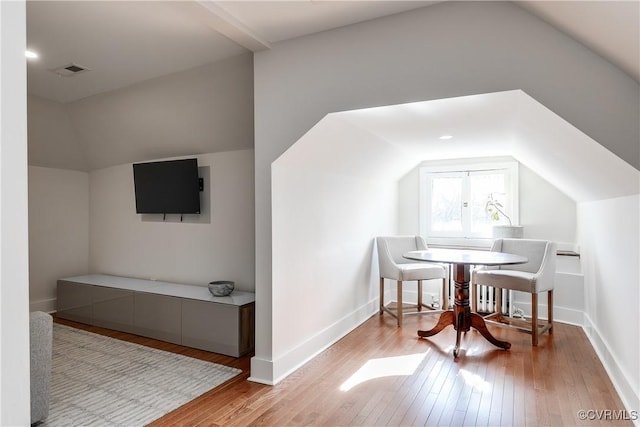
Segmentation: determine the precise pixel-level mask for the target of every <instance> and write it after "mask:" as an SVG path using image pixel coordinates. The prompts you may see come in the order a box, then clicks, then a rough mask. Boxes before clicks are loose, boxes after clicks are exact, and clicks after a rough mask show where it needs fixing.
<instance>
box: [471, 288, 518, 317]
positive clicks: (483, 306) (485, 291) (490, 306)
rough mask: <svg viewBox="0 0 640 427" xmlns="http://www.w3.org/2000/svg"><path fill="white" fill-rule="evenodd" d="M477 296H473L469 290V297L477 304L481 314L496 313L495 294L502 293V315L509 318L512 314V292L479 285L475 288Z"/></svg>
mask: <svg viewBox="0 0 640 427" xmlns="http://www.w3.org/2000/svg"><path fill="white" fill-rule="evenodd" d="M477 289H478V294H477V295H474V294H473V289H471V297H472V298H476V302H477V303H478V311H479V312H482V313H495V312H496V297H497V295H496V293H497V292H502V295H501V296H502V313H501V314H505V315H509V316H511V315H512V314H513V305H512V304H511V301H512V291H511V290H509V289H500V290H498V289H496V288H494V287H492V286H486V285H481V286H478V287H477Z"/></svg>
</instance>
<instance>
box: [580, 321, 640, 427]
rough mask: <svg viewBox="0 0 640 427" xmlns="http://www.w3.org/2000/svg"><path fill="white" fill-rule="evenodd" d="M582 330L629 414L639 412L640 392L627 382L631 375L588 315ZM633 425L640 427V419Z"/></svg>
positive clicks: (634, 421)
mask: <svg viewBox="0 0 640 427" xmlns="http://www.w3.org/2000/svg"><path fill="white" fill-rule="evenodd" d="M582 329H583V330H584V332H585V334H586V335H587V338H589V341H590V342H591V346H592V347H593V348H594V350H595V351H596V354H597V355H598V358H599V359H600V362H602V366H604V369H605V371H607V374H608V375H609V378H610V379H611V382H612V383H613V387H614V388H615V389H616V391H617V392H618V395H619V396H620V399H621V400H622V404H623V405H624V407H625V409H626V410H627V412H629V413H631V412H632V411H635V413H637V412H638V410H640V391H637V390H634V389H633V385H632V384H630V383H629V381H628V380H627V378H629V375H627V374H626V373H625V372H624V370H623V369H622V367H621V365H620V363H618V359H617V358H616V356H615V355H614V354H613V352H612V351H611V349H610V347H609V344H608V343H607V341H606V339H605V338H604V337H603V336H602V334H601V333H600V331H599V330H598V328H597V327H596V326H595V325H594V324H593V322H592V321H591V318H590V317H589V315H588V314H587V313H584V326H583V327H582ZM633 423H634V424H635V425H636V426H640V419H635V420H633Z"/></svg>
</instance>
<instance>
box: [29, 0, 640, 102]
mask: <svg viewBox="0 0 640 427" xmlns="http://www.w3.org/2000/svg"><path fill="white" fill-rule="evenodd" d="M435 3H440V2H437V1H322V0H294V1H237V2H234V1H221V2H213V1H208V0H203V1H176V2H170V1H141V2H129V1H28V2H27V45H28V47H29V48H30V49H33V50H36V51H37V52H38V53H39V54H40V58H39V59H37V60H34V61H29V64H28V90H29V93H31V94H34V95H38V96H41V97H44V98H48V99H50V100H54V101H58V102H62V103H66V102H72V101H75V100H78V99H81V98H84V97H87V96H91V95H94V94H98V93H102V92H107V91H111V90H115V89H118V88H122V87H126V86H129V85H132V84H135V83H138V82H141V81H144V80H148V79H151V78H154V77H159V76H163V75H167V74H171V73H175V72H178V71H182V70H186V69H190V68H194V67H197V66H200V65H204V64H207V63H211V62H214V61H216V60H220V59H223V58H227V57H230V56H234V55H238V54H240V53H243V52H247V51H259V50H263V49H269V47H270V45H271V44H272V43H275V42H278V41H282V40H286V39H290V38H294V37H300V36H304V35H307V34H312V33H316V32H319V31H324V30H329V29H333V28H337V27H341V26H345V25H350V24H353V23H357V22H362V21H366V20H370V19H374V18H378V17H381V16H385V15H390V14H394V13H400V12H405V11H408V10H412V9H416V8H420V7H427V6H430V5H433V4H435ZM518 4H520V5H521V6H522V7H523V8H525V9H526V10H528V11H530V12H532V13H534V14H536V15H538V16H539V17H540V18H542V19H544V20H545V21H547V22H548V23H550V24H551V25H553V26H555V27H557V28H558V29H560V30H561V31H564V32H566V33H567V34H569V35H571V36H572V37H574V38H575V39H576V40H578V41H580V42H581V43H583V44H585V45H587V46H589V47H590V48H591V49H593V50H594V51H596V52H598V53H599V54H600V55H602V56H604V57H605V58H607V59H608V60H609V61H610V62H612V63H613V64H614V65H616V66H617V67H619V68H621V69H622V70H624V71H625V72H626V73H627V74H629V75H630V76H631V77H633V78H634V79H635V80H636V81H640V66H639V58H638V54H639V52H640V33H639V31H640V30H639V28H640V2H638V1H635V0H632V1H602V2H597V1H596V2H591V1H568V2H556V1H549V2H538V1H523V2H519V3H518ZM70 63H77V64H80V65H82V66H85V67H88V68H90V69H91V71H90V72H85V73H81V74H78V75H75V76H73V77H60V76H58V75H56V74H54V73H52V72H51V71H50V70H51V69H54V68H58V67H62V66H66V65H68V64H70Z"/></svg>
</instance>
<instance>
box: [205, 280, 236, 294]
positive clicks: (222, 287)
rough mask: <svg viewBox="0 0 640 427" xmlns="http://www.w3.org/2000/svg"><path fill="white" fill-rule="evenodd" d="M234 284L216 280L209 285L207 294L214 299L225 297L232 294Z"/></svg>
mask: <svg viewBox="0 0 640 427" xmlns="http://www.w3.org/2000/svg"><path fill="white" fill-rule="evenodd" d="M234 287H235V283H234V282H231V281H229V280H216V281H215V282H210V283H209V292H211V295H213V296H214V297H226V296H227V295H229V294H231V292H233V288H234Z"/></svg>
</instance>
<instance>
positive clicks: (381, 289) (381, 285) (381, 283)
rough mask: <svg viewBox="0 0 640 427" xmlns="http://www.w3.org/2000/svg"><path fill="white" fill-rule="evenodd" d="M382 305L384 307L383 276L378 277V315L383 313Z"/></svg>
mask: <svg viewBox="0 0 640 427" xmlns="http://www.w3.org/2000/svg"><path fill="white" fill-rule="evenodd" d="M382 307H384V277H381V278H380V316H382V313H384V310H383V309H382Z"/></svg>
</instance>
